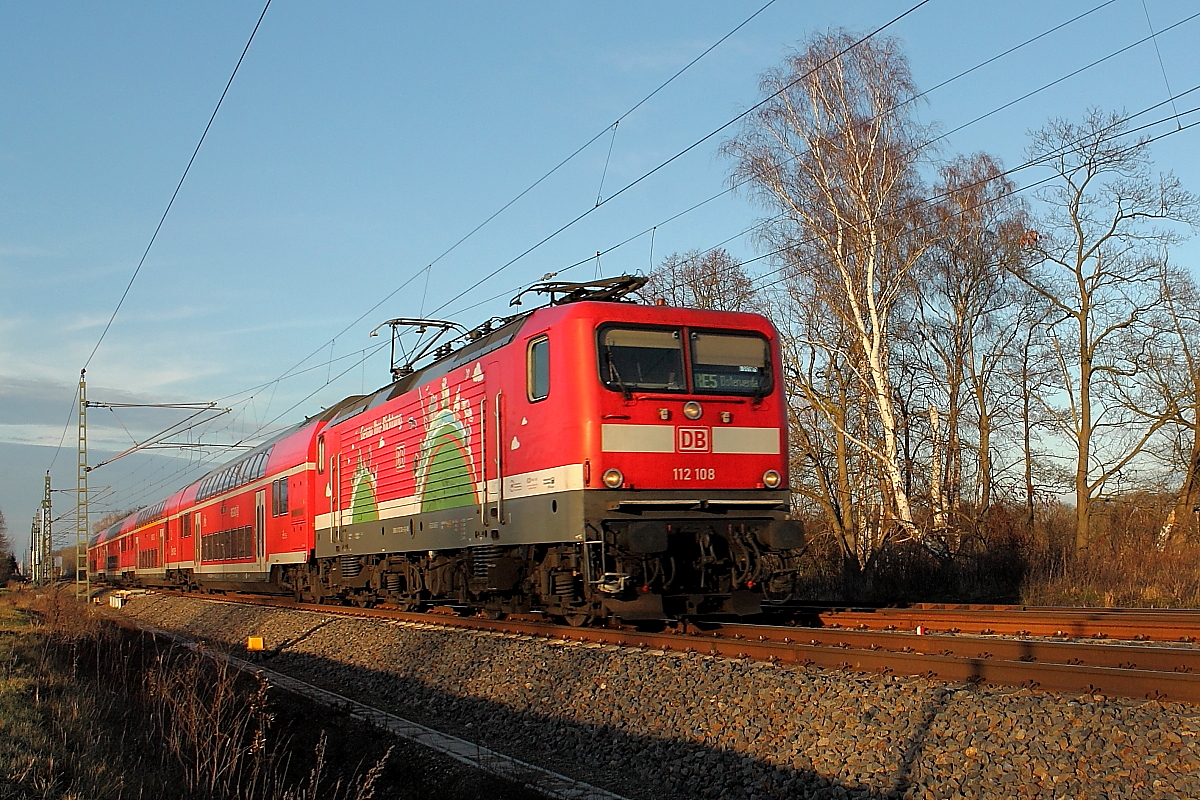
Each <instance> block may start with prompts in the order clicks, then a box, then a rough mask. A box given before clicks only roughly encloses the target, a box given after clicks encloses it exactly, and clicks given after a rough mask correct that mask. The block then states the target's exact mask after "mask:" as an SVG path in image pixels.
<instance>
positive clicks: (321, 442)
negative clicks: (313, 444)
mask: <svg viewBox="0 0 1200 800" xmlns="http://www.w3.org/2000/svg"><path fill="white" fill-rule="evenodd" d="M317 474H318V475H324V474H325V436H324V435H321V436H318V437H317Z"/></svg>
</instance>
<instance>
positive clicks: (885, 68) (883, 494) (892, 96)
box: [724, 30, 929, 537]
mask: <svg viewBox="0 0 1200 800" xmlns="http://www.w3.org/2000/svg"><path fill="white" fill-rule="evenodd" d="M855 41H856V39H855V37H853V36H851V35H850V34H849V33H847V32H845V31H841V30H833V31H830V32H827V33H823V34H816V35H813V36H812V37H810V38H809V39H808V40H807V41H806V42H805V43H804V46H803V48H802V49H801V50H799V51H797V52H794V53H793V54H791V55H790V56H788V57H787V58H786V60H785V62H784V64H783V66H782V67H780V68H778V69H775V70H772V71H770V72H768V73H767V74H766V75H765V76H764V77H763V79H762V81H761V84H760V87H761V90H762V91H763V93H764V95H766V96H767V98H768V100H767V102H766V103H764V104H763V105H762V106H761V107H760V108H758V109H757V110H756V111H755V112H754V113H753V114H752V115H750V116H749V117H748V118H747V122H746V124H745V126H744V127H743V129H742V131H741V132H740V133H739V134H738V135H737V136H736V137H734V138H733V139H731V140H730V141H728V142H726V143H725V145H724V152H725V153H726V154H727V155H728V156H730V157H732V158H733V159H734V161H735V168H734V180H735V181H736V182H738V183H739V184H740V183H741V182H743V181H744V182H745V186H746V187H748V190H749V191H750V192H751V193H752V194H753V195H754V197H755V198H756V199H758V200H759V201H761V202H762V203H763V204H764V205H765V206H767V207H769V208H770V209H771V210H772V211H773V212H782V213H780V214H779V215H778V216H777V217H775V218H774V219H773V220H772V221H770V222H769V223H767V225H766V229H765V230H766V233H765V236H764V238H765V240H766V241H767V242H768V243H769V244H770V245H771V246H772V247H773V248H775V249H778V250H780V251H781V252H782V254H783V255H782V260H783V262H784V266H785V270H786V272H787V277H788V282H789V291H790V294H791V297H792V299H793V300H794V302H795V303H796V304H797V305H800V306H802V307H805V308H808V309H812V310H813V311H814V313H816V314H817V315H818V318H819V319H820V320H821V321H822V324H821V325H820V326H815V327H814V326H807V327H806V328H804V329H803V330H802V331H801V333H802V334H803V335H804V336H806V337H808V338H807V339H805V340H803V341H798V342H797V343H796V351H797V353H798V354H799V357H800V358H801V359H803V360H805V361H806V362H807V363H805V364H804V365H803V366H798V368H797V369H796V370H795V372H796V375H797V376H798V378H799V379H800V380H801V381H803V380H805V379H806V376H811V378H812V379H815V380H811V382H810V383H808V384H807V385H803V386H802V387H801V391H805V392H808V393H810V394H811V395H812V397H811V399H810V404H809V408H811V413H813V414H815V415H819V417H820V421H821V423H822V424H823V425H825V426H829V427H830V428H832V430H833V431H834V432H835V439H836V438H837V437H840V439H841V440H842V441H844V442H845V446H846V447H849V448H852V449H853V450H854V451H856V453H857V454H859V455H860V456H862V457H863V458H865V459H867V460H869V461H870V462H871V463H872V464H873V465H874V470H872V472H874V473H875V474H878V475H879V476H880V477H881V479H882V481H881V483H882V485H881V486H880V487H879V488H878V489H877V490H876V491H877V498H876V499H877V504H878V506H879V507H880V508H881V509H882V511H883V513H881V514H880V515H879V519H878V522H877V524H878V525H879V526H880V528H882V529H885V530H886V529H888V528H891V527H896V528H898V529H899V532H900V533H902V534H903V535H907V536H911V537H919V536H920V532H919V531H918V528H917V525H916V523H915V521H914V516H913V509H912V504H911V502H910V499H909V494H908V492H907V490H906V487H905V480H904V469H903V467H902V463H901V458H900V452H899V445H898V436H899V433H900V421H899V419H898V415H897V410H896V405H895V386H894V385H893V381H892V374H891V363H890V358H891V344H892V326H893V323H894V318H895V315H896V312H897V309H898V307H899V304H900V303H901V302H902V300H903V299H904V298H905V297H906V296H907V295H908V294H909V293H910V292H911V291H912V290H913V287H914V272H915V270H916V269H917V268H918V265H919V264H920V262H921V259H922V256H923V255H924V252H925V249H926V247H927V243H928V238H929V237H928V235H927V234H926V232H925V231H926V226H925V225H924V224H923V220H922V218H921V215H920V211H919V209H920V202H919V200H920V198H921V182H920V178H919V176H918V174H917V169H916V167H917V159H918V158H919V157H920V153H921V145H922V143H923V142H924V141H926V139H927V135H926V132H925V130H924V129H923V128H922V127H921V126H920V125H919V124H918V123H917V122H916V121H915V120H914V118H913V117H912V115H911V113H910V109H911V103H910V100H911V98H912V97H913V96H914V95H915V94H916V90H915V86H914V84H913V81H912V76H911V73H910V70H909V67H908V62H907V60H906V59H905V57H904V55H903V54H902V52H901V50H900V46H899V43H898V42H897V41H896V40H895V39H886V38H875V39H869V40H867V41H865V42H862V43H861V44H859V45H857V46H854V42H855ZM834 375H836V376H838V377H837V379H836V381H834V383H833V385H834V387H835V389H836V391H835V392H834V393H833V394H832V395H831V394H830V389H829V384H828V379H829V378H830V377H831V376H834ZM843 382H844V384H843ZM843 389H844V390H845V391H846V392H847V394H848V396H847V397H846V398H845V401H846V402H848V403H850V404H851V413H850V415H849V416H850V417H851V418H853V419H855V420H861V423H860V424H858V425H857V427H851V426H850V424H849V423H848V420H847V417H846V415H843V414H842V413H841V412H839V411H836V410H834V405H835V403H836V402H839V401H838V400H837V399H836V395H837V393H838V392H841V391H843Z"/></svg>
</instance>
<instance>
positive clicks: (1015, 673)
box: [177, 593, 1200, 704]
mask: <svg viewBox="0 0 1200 800" xmlns="http://www.w3.org/2000/svg"><path fill="white" fill-rule="evenodd" d="M177 594H179V595H180V596H189V595H187V594H185V593H177ZM203 599H205V600H210V601H215V602H226V603H239V604H249V605H263V606H270V607H277V608H287V609H293V610H300V611H311V612H317V613H323V614H338V615H345V616H353V617H369V618H381V619H388V620H393V621H401V622H407V623H413V624H421V625H426V626H434V627H444V628H447V629H451V628H457V629H468V630H478V631H491V632H502V633H509V634H514V635H520V636H530V637H534V638H542V639H558V640H570V641H578V642H584V643H592V644H598V645H601V646H616V647H624V648H637V649H642V650H647V651H652V652H656V653H666V652H684V653H700V654H703V655H711V656H715V657H721V658H733V659H748V660H757V661H768V662H772V663H791V664H803V665H808V666H817V667H822V668H826V669H843V670H854V671H859V672H874V673H883V674H903V675H916V676H921V677H925V678H928V679H930V680H940V681H946V682H951V683H972V684H978V683H987V684H993V685H1003V686H1021V687H1026V688H1030V689H1038V690H1041V691H1051V692H1063V693H1070V694H1093V695H1094V694H1101V695H1115V696H1123V697H1135V698H1149V699H1159V700H1171V701H1178V702H1186V703H1193V704H1200V674H1198V673H1196V672H1185V671H1179V672H1176V671H1167V670H1165V669H1145V668H1139V667H1138V666H1137V662H1134V661H1129V662H1127V663H1126V664H1124V665H1121V666H1097V665H1092V664H1069V663H1052V662H1046V661H1029V660H1020V658H1019V657H1018V658H1015V659H1014V658H997V657H989V656H994V654H992V653H991V652H990V651H985V652H983V653H982V654H980V655H974V656H972V655H954V654H953V653H954V643H955V642H960V643H961V642H963V641H964V640H963V639H962V638H961V637H949V636H942V637H929V638H928V639H927V640H926V642H930V641H932V640H934V639H937V643H936V645H935V646H937V647H941V648H942V649H943V652H939V653H932V652H928V653H927V652H919V651H917V650H916V649H912V648H911V646H910V649H907V650H906V649H904V647H903V646H902V647H900V648H899V649H887V648H886V647H885V646H884V645H883V644H881V642H893V643H895V642H898V638H892V639H885V640H881V639H878V638H876V639H874V640H872V641H870V643H868V640H866V639H860V640H859V641H858V642H856V643H852V642H850V641H840V642H839V643H838V644H837V645H832V644H828V643H822V642H820V640H819V639H818V640H817V643H815V644H814V643H812V641H810V642H809V643H807V644H806V643H803V642H800V641H787V639H790V638H791V637H793V636H794V637H796V638H804V637H809V638H810V639H812V638H813V637H814V636H815V634H818V633H822V632H821V631H819V630H814V629H809V628H789V627H774V626H738V625H725V626H724V635H722V630H721V627H720V626H718V627H716V628H715V629H713V630H709V631H701V630H693V631H691V632H684V633H646V632H640V631H631V630H619V629H611V628H571V627H567V626H562V625H553V624H548V623H545V622H528V621H523V620H512V619H505V620H493V619H485V618H482V617H464V616H454V615H452V614H451V613H436V612H435V613H414V612H409V611H399V610H395V609H388V608H370V609H368V608H358V607H350V606H329V605H314V604H309V603H297V602H294V601H292V600H285V599H281V598H273V597H259V596H246V595H225V596H221V597H214V596H205V597H204V598H203ZM746 629H753V632H754V633H755V636H756V638H753V639H751V638H749V637H748V636H747V635H746V633H747V631H746ZM767 630H772V631H775V632H776V633H775V634H773V635H778V637H779V639H778V640H771V639H770V638H768V636H767V633H766V631H767ZM824 633H833V634H834V638H838V637H839V636H840V637H841V638H842V639H843V640H844V639H846V637H848V636H852V635H855V634H858V633H865V632H855V631H836V632H830V631H825V632H824ZM739 635H740V636H741V638H737V637H738V636H739ZM874 635H875V636H876V637H878V636H881V635H882V636H891V637H898V636H900V635H897V634H890V633H885V634H874ZM757 637H761V638H757ZM906 638H908V639H910V640H914V639H916V638H917V637H914V636H908V637H906ZM986 641H987V643H988V644H989V645H992V644H994V643H995V642H998V641H1000V640H994V639H989V640H986ZM1032 644H1033V643H1030V642H1018V643H1017V645H1018V646H1022V645H1023V646H1026V647H1028V646H1031V645H1032ZM1059 644H1063V643H1059ZM1075 646H1076V647H1078V648H1079V649H1078V650H1074V651H1069V652H1072V653H1075V654H1077V655H1079V656H1080V657H1082V656H1085V655H1086V654H1087V652H1088V650H1089V649H1094V648H1095V647H1096V645H1092V644H1089V643H1077V644H1076V645H1075ZM1107 647H1112V646H1111V645H1108V646H1107ZM925 649H932V648H931V647H926V648H925ZM1150 649H1171V650H1172V653H1173V654H1177V653H1181V652H1187V650H1186V649H1185V648H1139V649H1138V650H1139V656H1140V651H1141V650H1150ZM946 650H949V652H950V654H946V652H945V651H946ZM1046 652H1049V651H1046ZM1185 657H1186V656H1185ZM1146 658H1149V656H1146ZM1185 668H1186V665H1185Z"/></svg>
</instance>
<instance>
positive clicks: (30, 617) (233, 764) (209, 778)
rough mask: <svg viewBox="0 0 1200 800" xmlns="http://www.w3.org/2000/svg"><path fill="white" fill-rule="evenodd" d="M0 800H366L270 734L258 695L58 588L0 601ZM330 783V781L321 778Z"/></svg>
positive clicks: (319, 757)
mask: <svg viewBox="0 0 1200 800" xmlns="http://www.w3.org/2000/svg"><path fill="white" fill-rule="evenodd" d="M0 669H2V670H3V671H2V673H0V796H2V797H6V798H7V797H12V798H31V799H32V798H39V800H40V799H43V798H44V799H45V800H50V799H51V798H54V799H56V800H59V799H61V800H76V799H78V800H83V798H88V800H108V798H114V800H115V799H119V798H157V797H161V796H163V787H164V786H170V787H171V791H170V796H172V797H173V798H180V800H191V799H192V798H195V799H196V800H199V798H222V799H226V798H227V799H228V800H316V798H322V800H324V799H325V798H329V799H330V800H351V798H353V800H368V798H370V797H372V796H373V794H374V786H375V783H376V781H377V780H378V778H379V776H380V774H381V772H382V770H383V767H384V764H385V762H386V760H387V758H388V756H389V755H390V750H389V751H388V752H387V753H385V754H384V755H383V758H381V759H380V760H379V761H378V762H377V763H375V765H374V766H373V767H372V768H371V769H369V770H368V771H367V772H366V773H365V774H362V775H359V774H355V773H354V772H353V771H352V772H351V773H350V774H343V773H342V772H341V771H337V770H330V769H329V765H327V764H326V763H325V741H324V735H323V734H322V735H321V737H320V738H319V739H318V742H317V744H316V747H315V748H314V749H313V750H308V751H297V750H296V749H294V748H292V747H290V744H291V743H290V739H289V737H288V736H286V735H276V734H275V732H274V731H273V730H272V723H273V721H274V715H273V713H272V712H271V709H270V704H269V699H268V687H267V686H266V685H265V684H263V683H261V682H258V681H255V680H254V679H251V678H247V677H246V676H243V675H241V674H239V673H237V672H235V671H234V670H232V669H230V668H228V667H227V666H226V665H225V663H224V662H222V661H217V660H214V659H209V658H205V657H203V656H199V655H196V654H193V653H190V652H187V651H181V650H179V649H177V648H172V647H171V646H170V645H169V643H166V642H162V641H156V640H155V639H154V638H153V637H150V636H146V635H144V634H139V633H136V632H131V631H127V630H123V629H120V628H118V627H117V626H116V625H114V624H112V623H111V622H109V621H108V620H106V619H104V618H103V617H102V616H101V615H100V614H98V613H97V612H96V610H95V609H93V608H90V607H88V606H86V605H84V604H82V603H78V602H77V601H76V600H75V599H74V596H73V594H72V593H71V592H70V591H69V590H68V591H45V592H38V593H35V592H19V593H11V594H9V595H7V596H6V597H5V598H4V602H0ZM330 773H333V774H330Z"/></svg>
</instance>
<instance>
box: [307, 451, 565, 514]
mask: <svg viewBox="0 0 1200 800" xmlns="http://www.w3.org/2000/svg"><path fill="white" fill-rule="evenodd" d="M482 488H483V487H482V485H480V484H475V485H474V490H475V492H476V497H478V496H479V494H480V489H482ZM582 489H583V464H564V465H563V466H561V467H550V468H549V469H539V470H534V471H533V472H522V473H519V474H517V475H505V476H504V499H505V500H515V499H517V498H521V497H537V496H538V495H544V494H555V493H557V492H577V491H580V490H582ZM499 499H500V481H498V480H496V479H495V478H492V479H491V480H489V481H488V482H487V502H489V503H494V502H496V501H497V500H499ZM472 505H478V504H477V503H467V504H464V506H463V507H464V508H469V507H470V506H472ZM420 513H421V498H420V497H419V496H417V495H412V496H410V497H402V498H400V499H398V500H385V501H383V502H382V503H380V504H379V519H380V520H385V519H394V518H396V517H408V516H413V515H415V514H420ZM352 514H353V512H352V511H351V510H350V509H342V524H343V525H349V524H350V523H351V522H352V521H353V520H352V519H351V517H352ZM333 520H334V515H333V514H318V515H317V519H316V527H317V529H318V530H324V529H326V528H329V527H330V526H331V525H332V524H333Z"/></svg>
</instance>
